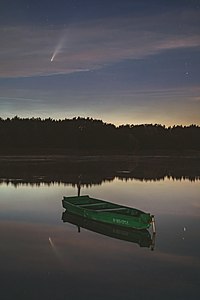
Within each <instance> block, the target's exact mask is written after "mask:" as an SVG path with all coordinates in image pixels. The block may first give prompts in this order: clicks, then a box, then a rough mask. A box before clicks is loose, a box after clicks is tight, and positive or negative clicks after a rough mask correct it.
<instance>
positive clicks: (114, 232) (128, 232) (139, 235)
mask: <svg viewBox="0 0 200 300" xmlns="http://www.w3.org/2000/svg"><path fill="white" fill-rule="evenodd" d="M62 220H63V222H68V223H70V224H73V225H75V226H77V228H78V232H80V228H85V229H87V230H90V231H93V232H96V233H100V234H102V235H106V236H109V237H112V238H116V239H119V240H123V241H128V242H131V243H136V244H138V245H139V246H140V247H147V248H150V247H151V250H153V249H154V247H155V234H152V236H151V234H150V232H149V231H148V230H136V229H128V228H123V227H119V226H116V225H109V224H104V223H101V222H95V221H92V220H88V219H86V218H83V217H80V216H77V215H74V214H71V213H69V212H67V211H65V212H64V213H63V214H62Z"/></svg>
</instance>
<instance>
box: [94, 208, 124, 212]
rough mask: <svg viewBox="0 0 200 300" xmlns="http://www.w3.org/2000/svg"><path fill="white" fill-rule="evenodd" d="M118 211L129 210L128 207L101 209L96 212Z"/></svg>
mask: <svg viewBox="0 0 200 300" xmlns="http://www.w3.org/2000/svg"><path fill="white" fill-rule="evenodd" d="M118 210H120V211H121V210H127V208H126V207H115V208H100V209H98V210H96V211H98V212H99V211H118Z"/></svg>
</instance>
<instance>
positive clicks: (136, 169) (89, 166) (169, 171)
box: [0, 157, 200, 187]
mask: <svg viewBox="0 0 200 300" xmlns="http://www.w3.org/2000/svg"><path fill="white" fill-rule="evenodd" d="M80 174H81V175H82V178H81V183H82V185H84V186H87V187H89V186H91V185H100V184H102V183H103V182H105V181H112V180H114V179H115V178H118V179H120V180H133V179H136V180H140V181H151V180H153V181H157V180H163V179H165V178H171V179H173V180H185V179H187V180H190V181H195V180H199V179H200V163H199V159H198V158H195V157H191V158H180V157H179V158H177V157H166V158H161V157H149V158H145V157H99V158H97V157H96V158H95V157H88V158H72V157H60V158H57V159H55V158H53V157H46V158H45V157H40V158H36V159H35V158H33V157H29V158H28V157H21V159H19V158H18V159H13V158H11V159H10V160H9V159H4V160H3V159H1V161H0V178H1V179H0V183H3V182H4V183H6V184H13V185H15V186H19V185H21V184H32V185H38V186H39V185H41V184H47V185H51V184H53V183H58V184H59V183H60V184H72V185H73V186H76V185H77V182H78V177H79V175H80Z"/></svg>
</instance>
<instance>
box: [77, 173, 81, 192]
mask: <svg viewBox="0 0 200 300" xmlns="http://www.w3.org/2000/svg"><path fill="white" fill-rule="evenodd" d="M77 188H78V197H79V196H80V194H81V175H79V176H78V183H77Z"/></svg>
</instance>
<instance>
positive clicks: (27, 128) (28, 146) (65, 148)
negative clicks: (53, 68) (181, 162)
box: [0, 116, 200, 154]
mask: <svg viewBox="0 0 200 300" xmlns="http://www.w3.org/2000/svg"><path fill="white" fill-rule="evenodd" d="M199 137H200V127H199V126H197V125H190V126H179V125H178V126H173V127H165V126H163V125H160V124H142V125H130V124H127V125H121V126H118V127H117V126H115V125H113V124H109V123H104V122H103V121H101V120H95V119H92V118H81V117H77V118H73V119H64V120H55V119H51V118H48V119H41V118H19V117H18V116H15V117H14V118H12V119H10V118H7V119H2V118H0V154H26V153H27V154H101V153H102V154H134V153H145V152H152V153H154V152H155V153H159V152H162V151H163V152H165V151H179V152H181V151H182V152H184V151H186V150H190V151H199V150H200V138H199Z"/></svg>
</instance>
